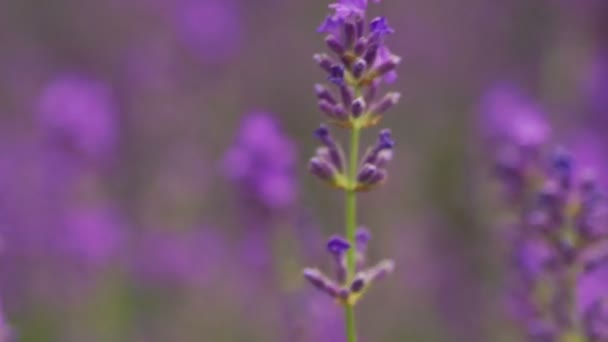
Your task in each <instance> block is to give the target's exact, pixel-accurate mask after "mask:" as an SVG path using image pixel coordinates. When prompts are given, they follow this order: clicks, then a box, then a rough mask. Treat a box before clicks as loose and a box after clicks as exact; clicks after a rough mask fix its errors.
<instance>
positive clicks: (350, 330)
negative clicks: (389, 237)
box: [344, 127, 361, 342]
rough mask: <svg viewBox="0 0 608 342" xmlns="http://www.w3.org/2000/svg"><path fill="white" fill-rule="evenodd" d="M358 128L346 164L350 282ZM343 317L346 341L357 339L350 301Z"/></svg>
mask: <svg viewBox="0 0 608 342" xmlns="http://www.w3.org/2000/svg"><path fill="white" fill-rule="evenodd" d="M360 133H361V132H360V128H358V127H353V129H352V131H351V138H350V156H349V165H348V182H349V185H350V188H349V189H347V190H346V199H345V200H346V203H345V225H346V239H347V240H348V242H350V244H351V246H353V247H352V248H350V249H349V250H348V251H347V253H346V268H347V281H348V282H350V281H351V280H352V279H353V278H354V276H355V273H356V252H355V247H354V246H355V232H356V229H357V192H356V191H355V190H354V186H355V184H356V182H357V169H358V166H357V164H358V160H359V137H360ZM344 318H345V323H346V337H347V341H348V342H356V341H357V328H356V323H355V309H354V306H353V304H352V303H345V304H344Z"/></svg>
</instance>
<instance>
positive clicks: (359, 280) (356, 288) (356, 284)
mask: <svg viewBox="0 0 608 342" xmlns="http://www.w3.org/2000/svg"><path fill="white" fill-rule="evenodd" d="M364 287H365V278H364V277H362V276H358V277H356V278H355V280H353V282H352V283H351V284H350V291H351V292H352V293H358V292H361V290H363V288H364Z"/></svg>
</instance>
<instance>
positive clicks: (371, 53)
mask: <svg viewBox="0 0 608 342" xmlns="http://www.w3.org/2000/svg"><path fill="white" fill-rule="evenodd" d="M368 45H369V46H368V48H367V51H366V52H365V56H364V57H363V59H365V63H367V65H374V62H375V61H376V57H378V44H368Z"/></svg>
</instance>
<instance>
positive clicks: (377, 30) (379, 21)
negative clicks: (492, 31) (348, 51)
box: [369, 17, 395, 39]
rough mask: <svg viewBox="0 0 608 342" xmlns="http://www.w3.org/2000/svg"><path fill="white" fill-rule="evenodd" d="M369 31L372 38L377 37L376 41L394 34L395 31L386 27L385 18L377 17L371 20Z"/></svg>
mask: <svg viewBox="0 0 608 342" xmlns="http://www.w3.org/2000/svg"><path fill="white" fill-rule="evenodd" d="M369 30H370V31H371V33H372V36H373V37H377V38H376V39H379V38H382V37H384V36H386V35H389V34H393V33H395V30H393V29H392V28H391V27H390V26H389V25H388V21H387V20H386V17H377V18H375V19H373V20H372V21H371V22H370V24H369Z"/></svg>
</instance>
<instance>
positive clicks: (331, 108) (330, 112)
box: [319, 100, 336, 118]
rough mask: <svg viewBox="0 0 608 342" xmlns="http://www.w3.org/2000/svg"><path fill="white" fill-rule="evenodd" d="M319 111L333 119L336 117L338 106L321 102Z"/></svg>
mask: <svg viewBox="0 0 608 342" xmlns="http://www.w3.org/2000/svg"><path fill="white" fill-rule="evenodd" d="M319 109H320V110H321V111H322V112H323V113H325V115H327V116H329V117H330V118H333V117H334V116H335V112H336V106H335V105H333V104H331V103H329V102H328V101H326V100H320V101H319Z"/></svg>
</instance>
